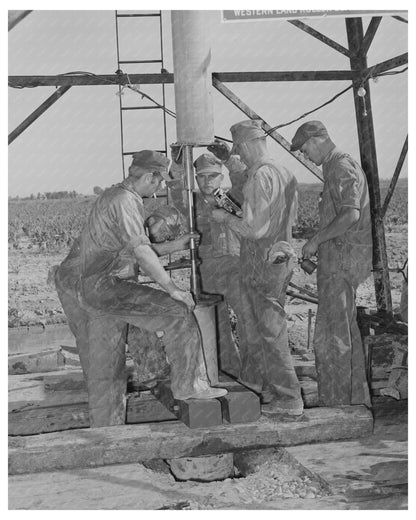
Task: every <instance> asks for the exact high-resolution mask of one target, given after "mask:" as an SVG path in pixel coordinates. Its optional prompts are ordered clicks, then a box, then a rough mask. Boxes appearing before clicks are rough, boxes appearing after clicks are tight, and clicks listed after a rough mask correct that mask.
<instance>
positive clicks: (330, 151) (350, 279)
mask: <svg viewBox="0 0 416 520" xmlns="http://www.w3.org/2000/svg"><path fill="white" fill-rule="evenodd" d="M291 149H292V150H299V151H300V152H301V153H302V154H303V155H304V156H305V157H306V158H308V159H309V160H311V161H312V162H313V163H315V164H316V165H317V166H322V172H323V177H324V187H323V192H322V194H321V200H320V202H319V230H318V232H317V233H316V234H315V235H314V236H313V237H312V238H310V239H309V240H308V241H307V242H306V244H305V245H304V246H303V249H302V254H303V257H304V258H311V257H313V256H315V255H318V269H317V285H318V301H319V303H318V312H317V316H316V325H315V335H314V349H315V360H316V369H317V374H318V394H319V403H320V404H321V405H322V406H338V405H350V404H365V405H367V406H371V401H370V395H369V390H368V385H367V379H366V371H365V358H364V351H363V345H362V341H361V335H360V331H359V329H358V325H357V320H356V314H357V310H356V306H355V294H356V290H357V288H358V286H359V284H360V283H362V282H363V281H364V280H365V279H366V278H367V277H368V276H369V275H370V273H371V269H372V238H371V216H370V204H369V196H368V187H367V181H366V176H365V174H364V172H363V170H362V169H361V167H360V165H359V164H358V163H357V161H356V160H355V159H353V158H352V157H351V156H350V155H349V154H347V153H345V152H343V151H342V150H340V149H339V148H338V147H337V146H336V145H335V144H334V143H333V141H332V140H331V138H330V137H329V135H328V131H327V129H326V128H325V126H324V125H323V124H322V123H321V122H320V121H308V122H306V123H304V124H303V125H301V126H300V127H299V128H298V129H297V131H296V133H295V135H294V137H293V140H292V147H291Z"/></svg>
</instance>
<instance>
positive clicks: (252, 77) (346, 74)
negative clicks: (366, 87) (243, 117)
mask: <svg viewBox="0 0 416 520" xmlns="http://www.w3.org/2000/svg"><path fill="white" fill-rule="evenodd" d="M212 75H213V77H215V78H217V79H218V80H219V81H222V82H224V83H244V82H248V83H251V82H264V81H351V80H352V73H351V71H350V70H319V71H314V70H306V71H296V70H294V71H259V72H213V74H212ZM129 81H130V83H131V84H134V85H135V84H138V85H152V84H169V83H170V84H172V83H173V82H174V77H173V74H170V73H164V74H129V75H128V76H127V74H104V75H103V74H101V75H96V74H94V75H88V74H65V75H57V76H9V86H11V87H17V88H21V87H51V86H59V85H62V86H65V85H71V86H97V85H117V86H118V85H128V84H129Z"/></svg>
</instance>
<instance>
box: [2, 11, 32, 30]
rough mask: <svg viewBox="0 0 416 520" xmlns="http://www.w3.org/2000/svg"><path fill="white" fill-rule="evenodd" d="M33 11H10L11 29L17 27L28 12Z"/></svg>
mask: <svg viewBox="0 0 416 520" xmlns="http://www.w3.org/2000/svg"><path fill="white" fill-rule="evenodd" d="M31 12H32V11H9V13H8V22H9V31H11V30H12V29H13V27H16V25H17V24H18V23H19V22H21V21H22V20H23V18H26V16H27V15H28V14H30V13H31Z"/></svg>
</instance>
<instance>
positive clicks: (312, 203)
mask: <svg viewBox="0 0 416 520" xmlns="http://www.w3.org/2000/svg"><path fill="white" fill-rule="evenodd" d="M387 187H388V183H383V192H385V191H386V190H387ZM320 191H321V185H320V184H316V185H300V189H299V202H300V204H299V220H298V226H297V232H296V233H295V237H296V239H295V240H294V247H295V249H296V250H297V253H298V255H299V256H300V251H301V248H302V245H303V244H304V243H305V238H306V237H307V236H308V235H309V234H310V233H311V232H312V231H313V228H315V227H316V226H317V223H318V213H317V202H318V198H319V194H320ZM94 200H95V196H89V197H82V196H81V197H78V198H76V199H58V200H26V201H9V258H8V261H9V262H8V264H9V267H8V271H9V295H8V304H9V305H8V325H9V327H17V326H21V325H33V324H38V323H42V324H44V325H47V324H51V323H60V322H65V321H66V318H65V315H64V313H63V310H62V307H61V305H60V302H59V300H58V297H57V294H56V291H55V287H54V284H53V276H52V273H53V269H52V267H53V266H54V265H56V264H58V263H60V262H61V261H62V260H63V258H64V257H65V256H66V254H67V251H68V248H69V247H70V245H71V244H72V241H73V240H74V238H75V237H76V236H77V235H78V234H79V232H80V230H81V228H82V225H83V223H84V221H85V219H86V217H87V215H88V212H89V210H90V208H91V205H92V203H93V201H94ZM164 200H165V199H156V200H155V199H147V200H146V201H145V203H146V207H147V210H148V211H149V213H150V212H151V211H152V209H153V208H154V207H155V206H157V205H159V204H161V203H164V202H163V201H164ZM386 239H387V253H388V259H389V266H390V267H393V268H396V267H401V266H402V265H403V263H404V261H405V260H406V258H407V254H408V253H407V182H406V179H404V180H403V181H401V182H399V185H398V187H397V190H396V192H395V194H394V196H393V199H392V201H391V206H390V208H389V211H388V213H387V218H386ZM179 255H181V253H180V254H179ZM185 255H186V252H184V253H183V254H182V256H185ZM315 278H316V277H315V275H312V276H308V275H306V274H305V273H304V272H303V271H301V269H300V268H298V267H297V268H295V272H294V275H293V279H292V281H293V282H295V283H296V284H298V285H301V286H304V287H306V288H308V289H310V290H312V291H315V290H316V280H315ZM174 279H175V281H176V282H177V283H179V284H180V285H181V286H182V284H183V286H184V287H185V286H186V284H187V283H188V282H189V273H188V272H187V271H184V270H181V271H175V272H174ZM390 279H391V287H392V296H393V303H394V305H396V306H397V305H398V304H399V302H400V290H401V284H402V279H403V278H402V275H401V274H400V273H391V274H390ZM358 302H359V304H360V305H364V306H367V307H370V308H374V305H375V301H374V286H373V282H372V280H371V278H369V279H368V280H367V281H366V283H365V284H363V285H362V286H361V287H360V288H359V292H358ZM309 308H312V311H313V313H314V312H315V306H314V305H313V304H305V302H303V303H302V301H300V300H297V299H294V300H290V299H288V302H287V304H286V310H287V313H288V325H289V333H290V339H291V343H292V344H294V345H300V344H303V343H304V342H305V341H306V340H305V338H306V336H307V335H306V332H305V330H304V329H305V326H306V324H307V316H308V309H309Z"/></svg>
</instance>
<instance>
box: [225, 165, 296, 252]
mask: <svg viewBox="0 0 416 520" xmlns="http://www.w3.org/2000/svg"><path fill="white" fill-rule="evenodd" d="M246 174H247V182H246V183H245V185H244V188H243V195H244V203H243V206H242V210H243V218H242V221H241V223H240V222H238V220H237V219H236V218H227V223H228V225H229V226H230V227H231V228H232V229H235V230H236V231H238V230H239V231H240V234H241V236H242V237H243V238H244V239H246V240H247V241H248V242H255V243H256V248H257V249H259V248H260V251H261V258H262V259H263V260H264V259H265V258H267V254H268V251H269V250H270V248H271V246H272V245H273V244H275V243H277V242H279V241H286V242H290V240H291V237H292V226H293V224H294V222H295V220H296V215H297V181H296V179H295V177H294V176H293V175H292V174H291V173H290V172H289V171H288V170H287V169H286V168H284V167H283V166H281V165H279V164H278V163H277V162H276V161H275V160H274V159H273V158H272V157H263V158H262V159H261V160H259V161H257V162H256V163H255V164H253V165H252V166H251V167H250V168H248V169H247V172H246Z"/></svg>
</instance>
